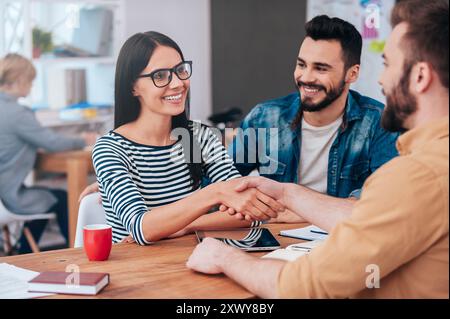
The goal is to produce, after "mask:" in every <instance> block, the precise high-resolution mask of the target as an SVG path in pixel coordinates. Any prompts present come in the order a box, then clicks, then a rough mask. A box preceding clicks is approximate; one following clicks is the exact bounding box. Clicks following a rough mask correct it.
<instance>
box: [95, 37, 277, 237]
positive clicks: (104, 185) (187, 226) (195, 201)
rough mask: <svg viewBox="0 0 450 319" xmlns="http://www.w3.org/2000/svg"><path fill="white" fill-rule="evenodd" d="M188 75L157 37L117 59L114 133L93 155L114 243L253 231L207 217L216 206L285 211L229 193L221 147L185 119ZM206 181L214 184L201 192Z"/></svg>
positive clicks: (135, 40) (175, 51)
mask: <svg viewBox="0 0 450 319" xmlns="http://www.w3.org/2000/svg"><path fill="white" fill-rule="evenodd" d="M191 74H192V62H191V61H186V60H185V59H184V56H183V53H182V52H181V49H180V48H179V47H178V45H177V44H176V43H175V42H174V41H173V40H171V39H170V38H168V37H167V36H165V35H163V34H160V33H157V32H146V33H138V34H135V35H133V36H132V37H130V38H129V39H128V40H127V41H126V42H125V44H124V45H123V47H122V49H121V51H120V53H119V57H118V61H117V67H116V78H115V119H114V122H115V123H114V127H115V129H114V130H113V131H111V132H109V133H108V134H107V135H105V136H103V137H102V138H100V139H99V140H98V142H97V144H96V145H95V147H94V151H93V162H94V167H95V170H96V174H97V181H98V185H99V190H100V193H101V196H102V202H103V207H104V208H105V211H106V219H107V221H108V223H109V224H110V225H111V226H112V228H113V241H114V242H119V241H122V240H127V238H132V240H135V241H136V242H137V243H138V244H141V245H145V244H149V243H151V242H154V241H157V240H159V239H162V238H167V237H175V236H180V235H183V234H186V233H189V232H192V231H194V230H200V229H214V228H224V227H245V226H246V227H248V226H252V223H251V222H249V221H245V220H244V221H239V220H237V219H235V218H234V217H232V216H229V215H228V214H227V213H226V212H215V213H211V214H206V213H207V212H208V211H209V210H211V209H212V208H213V207H215V206H216V205H218V204H224V205H226V206H227V207H231V208H234V209H235V210H236V211H244V210H245V211H248V212H250V213H252V215H253V216H256V217H258V216H259V217H260V219H262V218H263V217H264V218H267V217H270V216H274V217H275V216H276V211H279V210H281V209H282V207H281V205H280V204H279V203H277V202H276V201H274V200H273V199H272V198H270V197H268V196H266V195H264V194H262V193H260V192H258V191H256V190H249V191H246V192H243V193H237V192H235V191H234V187H235V186H236V184H237V183H238V181H234V180H233V179H235V178H237V177H239V176H240V175H239V173H238V172H237V170H236V169H235V168H234V165H233V162H232V160H231V159H230V158H229V157H228V155H227V153H226V151H225V148H224V147H223V146H222V144H221V143H220V141H219V139H218V138H217V137H216V135H215V134H214V133H213V132H212V131H211V129H210V128H208V127H206V126H203V125H194V123H193V122H191V121H189V120H188V118H187V111H188V110H187V107H188V104H189V103H188V102H189V89H190V82H189V78H190V77H191ZM203 177H207V178H209V179H210V180H211V181H212V183H211V184H210V185H208V186H206V187H204V188H201V181H202V178H203ZM256 224H259V223H258V222H253V226H254V225H256Z"/></svg>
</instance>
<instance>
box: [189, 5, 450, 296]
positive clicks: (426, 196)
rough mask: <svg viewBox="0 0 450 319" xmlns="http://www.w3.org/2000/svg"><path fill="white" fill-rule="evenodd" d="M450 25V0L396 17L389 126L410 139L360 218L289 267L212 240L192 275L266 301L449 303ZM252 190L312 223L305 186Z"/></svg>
mask: <svg viewBox="0 0 450 319" xmlns="http://www.w3.org/2000/svg"><path fill="white" fill-rule="evenodd" d="M418 8H419V9H418ZM448 15H449V5H448V1H445V0H435V1H419V0H409V1H402V2H399V3H398V4H397V5H396V7H395V8H394V10H393V13H392V17H391V21H392V26H393V31H392V34H391V36H390V38H389V39H388V41H387V43H386V46H385V51H384V55H383V58H384V61H385V63H384V64H385V69H384V72H383V74H382V75H381V77H380V84H381V85H382V87H383V92H384V93H385V94H386V97H387V106H386V109H385V111H384V113H383V118H382V124H383V126H384V128H386V129H388V130H390V131H400V132H402V133H403V135H402V136H401V137H400V138H399V140H398V142H397V148H398V150H399V153H400V156H399V157H397V158H394V159H393V160H391V161H390V162H388V163H387V164H385V165H384V166H382V167H381V168H380V169H378V171H376V172H375V173H374V174H373V175H372V176H370V178H369V179H368V180H367V181H366V183H365V184H364V188H363V192H362V195H361V199H360V200H359V201H358V202H357V203H356V205H355V207H354V209H353V211H352V214H351V216H349V217H345V218H344V217H343V218H342V219H341V220H340V222H337V223H336V225H335V226H334V227H333V229H332V231H331V233H330V236H329V238H328V239H327V240H326V241H325V242H324V243H323V244H322V245H321V246H319V247H317V248H315V249H314V251H312V252H311V253H310V254H309V255H306V256H302V257H300V258H298V259H297V260H295V261H293V262H288V263H286V262H282V261H279V260H267V259H266V260H261V259H258V258H254V257H252V256H250V255H248V254H246V253H244V252H242V251H239V250H237V249H234V248H232V247H229V246H226V245H224V244H223V243H221V242H219V241H217V240H215V239H211V238H207V239H205V240H204V241H203V242H202V243H201V244H199V245H198V246H197V247H196V249H195V250H194V252H193V253H192V255H191V256H190V258H189V260H188V262H187V266H188V267H189V268H191V269H194V270H196V271H200V272H204V273H210V274H215V273H225V274H226V275H227V276H229V277H231V278H232V279H234V280H235V281H237V282H238V283H239V284H241V285H242V286H244V287H245V288H247V289H248V290H250V291H252V292H253V293H255V294H256V295H258V296H260V297H266V298H275V297H281V298H349V297H350V298H449V261H448V259H449V250H448V220H449V102H448V101H449V100H448V99H449V92H448V90H449V67H448V66H449V62H448V61H449V45H448V32H449V31H448V26H449V16H448ZM248 187H256V188H258V189H259V190H261V191H262V192H264V193H266V194H267V195H269V196H271V197H273V198H276V199H278V200H280V201H281V202H282V203H283V204H284V205H285V206H286V207H288V208H289V209H290V210H291V211H294V212H295V213H297V214H299V215H302V214H303V212H302V210H304V208H305V207H304V206H302V201H304V200H305V198H304V196H305V193H304V192H300V191H299V186H298V185H294V184H281V183H277V182H274V181H272V180H268V179H264V178H260V177H253V178H252V177H250V178H244V179H243V181H242V184H241V186H240V189H246V188H248ZM301 195H303V198H302V197H301ZM311 196H315V195H311ZM305 201H307V199H306V200H305ZM309 213H311V212H309Z"/></svg>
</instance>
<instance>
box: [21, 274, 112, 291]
mask: <svg viewBox="0 0 450 319" xmlns="http://www.w3.org/2000/svg"><path fill="white" fill-rule="evenodd" d="M78 276H79V277H78ZM108 284H109V274H107V273H88V272H79V273H74V272H57V271H45V272H42V273H40V274H39V275H38V276H36V277H35V278H33V279H32V280H30V281H29V282H28V291H30V292H49V293H61V294H76V295H96V294H97V293H99V292H100V291H101V290H102V289H103V288H104V287H105V286H107V285H108Z"/></svg>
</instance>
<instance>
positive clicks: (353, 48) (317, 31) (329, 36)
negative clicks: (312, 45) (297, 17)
mask: <svg viewBox="0 0 450 319" xmlns="http://www.w3.org/2000/svg"><path fill="white" fill-rule="evenodd" d="M305 30H306V36H307V37H310V38H312V39H313V40H315V41H317V40H336V41H339V43H340V44H341V48H342V55H343V56H342V59H343V61H344V65H345V69H346V70H348V68H350V67H351V66H353V65H356V64H360V63H361V50H362V37H361V34H359V32H358V30H356V28H355V26H354V25H353V24H351V23H349V22H347V21H344V20H342V19H339V18H330V17H329V16H327V15H320V16H317V17H315V18H313V19H312V20H310V21H308V22H307V23H306V24H305Z"/></svg>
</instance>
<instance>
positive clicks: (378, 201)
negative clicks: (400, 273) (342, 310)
mask: <svg viewBox="0 0 450 319" xmlns="http://www.w3.org/2000/svg"><path fill="white" fill-rule="evenodd" d="M447 197H448V191H447V192H446V191H445V189H444V187H443V185H441V184H440V182H439V179H438V178H437V177H436V176H435V175H434V172H433V171H432V170H430V169H429V168H427V167H426V166H425V165H423V164H421V163H420V162H417V161H415V160H414V159H412V158H408V157H398V158H395V159H393V160H391V161H390V162H389V163H387V164H386V165H384V166H383V167H381V168H380V169H378V170H377V172H375V173H374V174H373V175H372V176H370V177H369V178H368V179H367V181H366V183H365V185H364V188H363V192H362V196H361V199H360V200H359V201H358V202H357V204H355V207H354V210H353V212H352V216H351V217H350V218H349V219H347V220H345V221H344V222H342V223H340V224H339V225H337V226H336V227H335V228H334V229H333V231H332V232H331V234H330V237H329V238H328V239H327V240H326V242H325V243H324V244H323V245H321V246H319V247H317V248H315V249H314V251H312V252H311V254H309V255H306V256H303V257H301V258H299V259H297V260H296V261H294V262H290V263H287V264H286V265H285V266H284V267H283V269H282V271H281V272H280V275H279V278H278V287H277V288H278V294H279V296H280V297H281V298H346V297H351V296H353V295H355V294H357V293H359V292H361V291H362V290H364V289H365V288H366V280H367V277H368V276H369V274H370V273H369V272H368V270H367V267H372V266H371V265H376V266H378V267H379V271H380V278H383V277H384V276H386V275H388V274H390V273H391V272H393V271H394V270H395V269H396V268H398V267H400V266H401V265H403V264H404V263H407V262H408V261H410V260H412V259H413V258H415V257H416V256H418V255H420V254H421V253H423V252H424V251H425V250H426V249H427V248H429V247H430V246H431V245H433V243H435V242H436V241H437V240H438V239H439V238H441V236H443V234H446V233H447V231H448V216H447V218H445V216H446V214H447V215H448V202H446V201H445V198H447ZM382 282H383V280H382V279H381V284H382Z"/></svg>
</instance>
